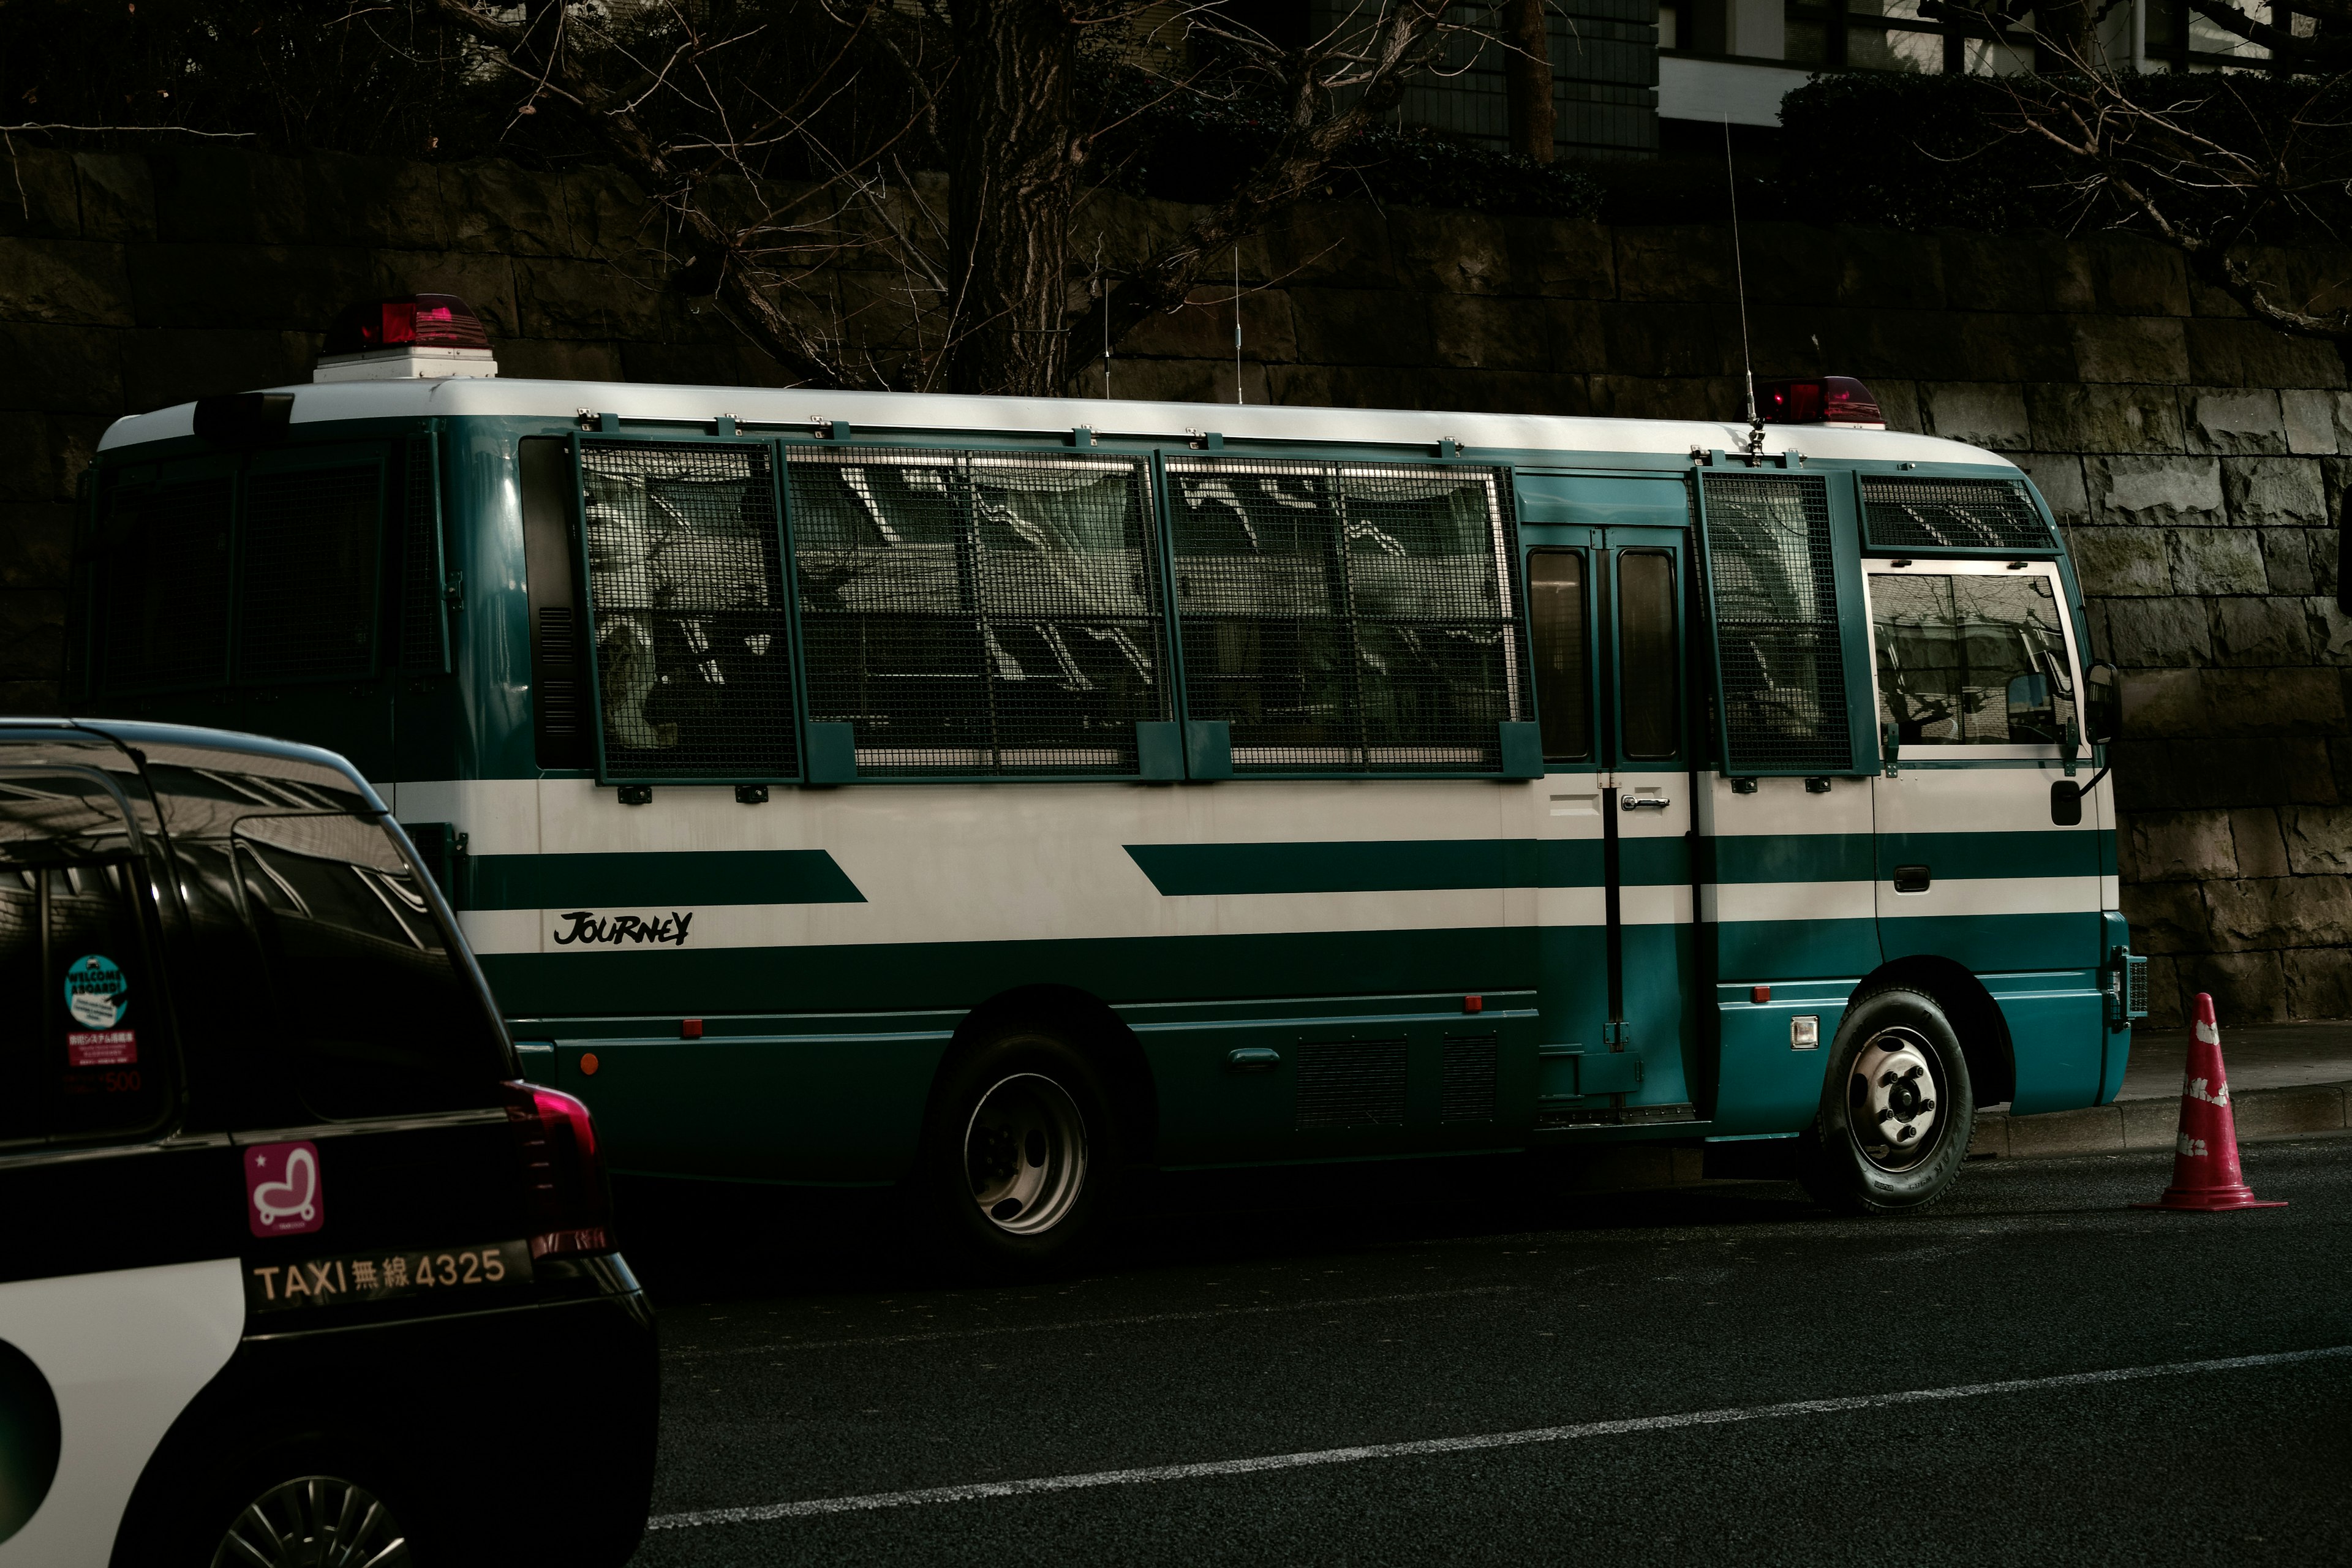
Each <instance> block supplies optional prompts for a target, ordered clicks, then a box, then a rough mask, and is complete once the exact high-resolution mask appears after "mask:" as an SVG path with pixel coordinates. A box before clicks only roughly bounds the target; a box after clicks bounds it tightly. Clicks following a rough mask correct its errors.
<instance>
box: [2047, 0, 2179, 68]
mask: <svg viewBox="0 0 2352 1568" xmlns="http://www.w3.org/2000/svg"><path fill="white" fill-rule="evenodd" d="M2033 20H2034V25H2035V26H2036V27H2037V28H2038V29H2039V30H2040V31H2041V34H2042V37H2044V38H2047V39H2048V40H2049V41H2050V42H2051V43H2053V44H2054V45H2056V46H2057V47H2058V50H2059V52H2060V54H2061V56H2062V57H2063V58H2058V59H2045V60H2042V61H2039V62H2037V63H2038V64H2039V65H2040V67H2041V68H2042V69H2043V70H2059V71H2071V70H2079V69H2081V68H2082V67H2083V65H2084V64H2088V65H2091V66H2094V67H2096V66H2097V65H2098V64H2100V61H2099V58H2098V56H2097V55H2096V53H2095V47H2096V44H2097V40H2096V38H2095V37H2094V33H2095V28H2094V26H2093V25H2092V18H2091V5H2090V0H2043V3H2042V5H2041V6H2040V7H2039V8H2038V9H2037V10H2036V11H2035V13H2034V17H2033ZM2180 25H2181V26H2187V24H2186V23H2185V22H2184V23H2182V24H2180Z"/></svg>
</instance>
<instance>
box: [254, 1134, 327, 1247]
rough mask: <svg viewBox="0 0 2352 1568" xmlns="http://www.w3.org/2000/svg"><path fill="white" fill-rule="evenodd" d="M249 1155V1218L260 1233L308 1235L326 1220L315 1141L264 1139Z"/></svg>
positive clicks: (257, 1232) (259, 1234)
mask: <svg viewBox="0 0 2352 1568" xmlns="http://www.w3.org/2000/svg"><path fill="white" fill-rule="evenodd" d="M242 1153H243V1155H244V1158H245V1197H246V1211H245V1220H246V1224H247V1225H248V1226H251V1227H252V1230H253V1234H254V1235H256V1236H304V1235H307V1234H309V1233H310V1232H311V1231H314V1230H316V1229H318V1228H319V1227H320V1226H322V1225H324V1224H326V1223H327V1202H326V1194H325V1193H324V1191H323V1190H322V1189H321V1187H320V1181H319V1146H318V1145H317V1144H315V1143H260V1144H256V1145H254V1146H252V1147H250V1148H247V1149H245V1150H243V1151H242Z"/></svg>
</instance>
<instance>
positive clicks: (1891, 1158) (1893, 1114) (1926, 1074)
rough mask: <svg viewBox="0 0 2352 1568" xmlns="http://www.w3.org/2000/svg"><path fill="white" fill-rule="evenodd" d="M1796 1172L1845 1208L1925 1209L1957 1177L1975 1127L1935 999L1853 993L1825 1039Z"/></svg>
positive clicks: (1963, 1067)
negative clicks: (1816, 1109) (1818, 1087)
mask: <svg viewBox="0 0 2352 1568" xmlns="http://www.w3.org/2000/svg"><path fill="white" fill-rule="evenodd" d="M1828 1068H1829V1070H1828V1074H1827V1078H1826V1080H1825V1081H1824V1082H1823V1083H1822V1108H1821V1112H1820V1114H1819V1115H1817V1116H1816V1117H1815V1118H1814V1119H1813V1124H1812V1126H1811V1127H1810V1128H1809V1129H1807V1130H1806V1131H1805V1132H1804V1134H1803V1135H1802V1136H1801V1138H1800V1139H1799V1140H1798V1175H1799V1179H1800V1180H1801V1181H1802V1182H1803V1183H1804V1186H1805V1190H1806V1191H1807V1192H1808V1193H1810V1194H1812V1196H1813V1199H1814V1201H1815V1202H1817V1203H1820V1204H1822V1205H1825V1206H1827V1207H1830V1208H1833V1209H1836V1210H1838V1211H1839V1212H1840V1213H1843V1214H1856V1215H1861V1214H1904V1213H1914V1212H1916V1211H1918V1210H1920V1209H1924V1208H1926V1207H1927V1206H1928V1205H1931V1204H1933V1203H1935V1202H1937V1200H1938V1199H1940V1198H1942V1197H1943V1196H1944V1194H1947V1193H1948V1192H1950V1191H1951V1189H1952V1184H1953V1183H1954V1182H1956V1181H1958V1179H1959V1173H1960V1163H1961V1162H1962V1161H1964V1160H1966V1159H1967V1158H1968V1153H1969V1139H1970V1138H1971V1137H1972V1136H1974V1134H1975V1131H1976V1094H1975V1090H1974V1089H1973V1087H1972V1086H1971V1085H1970V1083H1969V1064H1968V1058H1967V1057H1966V1055H1965V1054H1964V1053H1963V1052H1962V1051H1961V1049H1960V1039H1959V1036H1958V1033H1956V1032H1955V1031H1954V1030H1953V1028H1952V1024H1951V1020H1950V1019H1949V1018H1947V1017H1946V1016H1944V1009H1943V1008H1942V1007H1941V1006H1939V1005H1937V1002H1936V999H1935V998H1934V997H1932V996H1930V995H1928V994H1927V993H1926V992H1924V991H1916V990H1914V989H1912V988H1911V987H1909V986H1907V985H1895V986H1888V987H1885V988H1884V989H1881V990H1877V991H1872V992H1869V993H1867V994H1864V995H1862V996H1857V997H1856V998H1854V1000H1853V1003H1852V1004H1851V1005H1849V1006H1848V1007H1847V1008H1846V1012H1845V1017H1844V1019H1843V1021H1842V1022H1841V1023H1840V1024H1839V1026H1838V1032H1837V1038H1836V1039H1835V1040H1834V1041H1833V1042H1832V1045H1831V1047H1830V1058H1829V1063H1828Z"/></svg>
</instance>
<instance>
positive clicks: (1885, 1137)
mask: <svg viewBox="0 0 2352 1568" xmlns="http://www.w3.org/2000/svg"><path fill="white" fill-rule="evenodd" d="M1943 1093H1944V1089H1943V1085H1942V1083H1941V1082H1939V1081H1938V1079H1937V1070H1936V1054H1935V1052H1934V1051H1933V1050H1931V1049H1930V1048H1929V1047H1928V1046H1927V1042H1926V1041H1924V1040H1922V1039H1921V1038H1920V1037H1918V1036H1916V1035H1915V1034H1913V1033H1912V1032H1911V1031H1910V1030H1908V1029H1887V1030H1885V1031H1883V1032H1882V1033H1880V1034H1877V1035H1875V1036H1873V1037H1871V1039H1870V1040H1869V1042H1868V1043H1866V1044H1865V1045H1864V1047H1862V1050H1861V1051H1860V1053H1858V1054H1857V1055H1856V1056H1855V1057H1854V1058H1853V1079H1852V1081H1851V1083H1850V1084H1849V1086H1848V1089H1847V1103H1848V1105H1849V1107H1850V1108H1851V1110H1852V1118H1851V1119H1852V1122H1853V1141H1854V1142H1855V1143H1856V1144H1857V1145H1859V1146H1860V1148H1861V1150H1862V1152H1863V1155H1864V1158H1866V1159H1868V1160H1869V1161H1870V1163H1872V1164H1874V1165H1876V1166H1878V1167H1879V1168H1880V1169H1882V1170H1887V1171H1904V1170H1908V1169H1910V1168H1911V1167H1912V1166H1913V1165H1916V1164H1917V1163H1919V1162H1920V1161H1921V1160H1922V1159H1924V1158H1925V1157H1926V1156H1927V1149H1928V1146H1929V1145H1930V1144H1932V1143H1934V1142H1935V1138H1934V1136H1933V1134H1934V1132H1935V1131H1936V1123H1937V1121H1938V1120H1939V1119H1940V1117H1941V1114H1942V1112H1941V1108H1940V1103H1939V1102H1940V1101H1941V1100H1942V1099H1943Z"/></svg>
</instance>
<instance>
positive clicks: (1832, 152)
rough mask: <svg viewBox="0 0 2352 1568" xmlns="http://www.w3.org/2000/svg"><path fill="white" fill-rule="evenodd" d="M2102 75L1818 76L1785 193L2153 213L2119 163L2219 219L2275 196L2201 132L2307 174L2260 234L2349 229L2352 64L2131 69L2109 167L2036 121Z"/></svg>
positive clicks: (1797, 129) (1961, 209) (2016, 212)
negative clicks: (2224, 161)
mask: <svg viewBox="0 0 2352 1568" xmlns="http://www.w3.org/2000/svg"><path fill="white" fill-rule="evenodd" d="M2089 85H2090V84H2088V83H2085V82H2082V81H2073V80H2069V79H2063V78H2058V79H2050V80H2046V81H2045V80H2037V79H2031V78H2009V79H2002V78H1992V79H1987V78H1982V77H1942V76H1900V75H1894V74H1889V73H1880V72H1853V73H1851V74H1842V75H1829V76H1818V77H1815V78H1814V79H1812V80H1811V81H1810V82H1808V83H1807V84H1806V85H1805V86H1803V87H1801V88H1799V89H1797V90H1796V91H1794V92H1792V93H1790V95H1789V96H1788V97H1787V99H1785V100H1783V101H1782V103H1781V106H1780V122H1781V125H1782V127H1783V129H1784V136H1783V142H1782V146H1781V160H1780V167H1781V174H1780V186H1781V195H1782V197H1783V199H1784V200H1785V202H1786V205H1787V208H1788V210H1789V212H1790V214H1791V215H1792V216H1796V215H1801V216H1805V217H1808V218H1811V220H1813V221H1815V222H1821V223H1857V224H1882V225H1887V226H1893V227H1896V228H1910V229H1928V228H1939V227H1950V228H1965V229H1973V230H1978V231H1982V232H1989V233H2010V232H2018V231H2024V230H2037V229H2039V230H2055V231H2058V232H2061V233H2081V232H2085V231H2088V230H2093V229H2101V228H2117V227H2121V228H2136V229H2142V230H2145V229H2147V228H2148V227H2149V225H2148V222H2147V217H2146V216H2145V215H2144V214H2142V213H2141V212H2139V211H2138V210H2137V208H2136V207H2135V206H2134V205H2133V204H2132V203H2131V202H2130V201H2129V200H2128V199H2126V196H2125V195H2124V194H2123V192H2122V191H2121V190H2120V189H2119V188H2118V187H2117V186H2116V184H2115V183H2114V182H2113V180H2112V179H2111V178H2110V174H2114V175H2119V176H2120V177H2122V178H2123V179H2126V180H2128V181H2130V182H2131V183H2132V184H2135V185H2137V186H2138V187H2139V188H2140V189H2142V190H2144V191H2146V192H2147V193H2148V194H2149V195H2152V196H2154V197H2156V198H2158V200H2159V201H2160V203H2161V205H2163V207H2164V208H2165V210H2166V212H2167V215H2168V216H2169V217H2170V218H2171V219H2172V221H2173V222H2174V223H2176V224H2178V225H2180V226H2183V227H2187V228H2191V229H2195V230H2198V231H2201V232H2219V231H2220V230H2221V229H2223V228H2225V227H2227V226H2231V224H2232V223H2233V222H2234V221H2235V219H2236V218H2237V217H2238V216H2241V215H2242V214H2244V213H2247V212H2249V211H2251V210H2252V208H2253V205H2254V204H2256V203H2258V202H2262V201H2263V197H2264V191H2263V187H2262V186H2261V185H2260V184H2246V183H2244V182H2243V181H2242V180H2241V179H2235V178H2232V177H2231V176H2230V175H2229V174H2228V173H2227V172H2226V171H2225V170H2224V169H2223V168H2222V167H2221V164H2220V162H2219V161H2217V160H2216V159H2215V157H2214V155H2213V154H2212V153H2210V151H2209V150H2206V149H2203V148H2200V147H2199V146H2197V145H2196V144H2195V143H2194V142H2193V141H2191V140H2190V139H2189V138H2185V137H2181V136H2176V135H2174V134H2172V133H2170V132H2168V131H2167V130H2166V129H2165V128H2164V127H2163V126H2162V125H2161V124H2158V123H2157V122H2154V121H2148V120H2146V119H2144V118H2136V117H2135V116H2134V115H2133V114H2132V113H2131V112H2130V109H2131V108H2132V107H2136V108H2137V109H2138V110H2147V111H2151V112H2153V113H2157V114H2160V115H2162V116H2164V117H2165V119H2166V120H2168V121H2173V122H2174V123H2177V124H2178V125H2179V126H2180V127H2182V128H2183V129H2184V130H2186V131H2187V132H2189V136H2190V137H2194V138H2202V139H2205V140H2207V141H2210V142H2211V143H2213V144H2215V145H2217V146H2219V147H2221V148H2226V149H2231V150H2233V151H2235V152H2238V153H2243V154H2246V155H2248V156H2249V157H2250V158H2251V160H2252V162H2251V163H2249V164H2247V165H2246V167H2247V168H2251V169H2253V170H2257V171H2259V170H2261V169H2263V168H2264V167H2267V168H2268V169H2270V170H2271V171H2273V173H2274V174H2276V175H2277V177H2278V178H2280V179H2281V180H2283V181H2284V182H2285V183H2287V184H2292V185H2294V186H2295V187H2297V190H2296V194H2295V195H2294V196H2293V198H2292V199H2288V200H2284V201H2278V202H2274V203H2271V204H2269V205H2267V206H2266V207H2265V208H2264V210H2263V211H2262V213H2261V216H2258V217H2257V218H2256V219H2255V221H2254V225H2253V229H2252V233H2251V234H2249V235H2248V236H2247V237H2248V238H2250V239H2254V240H2259V241H2263V242H2265V243H2269V244H2274V245H2285V244H2300V243H2314V242H2326V241H2329V240H2339V241H2340V240H2341V239H2342V237H2344V236H2345V235H2346V234H2347V233H2352V203H2347V197H2346V194H2345V181H2346V179H2347V176H2352V78H2346V77H2329V78H2313V77H2269V76H2258V75H2253V74H2251V73H2231V74H2229V75H2227V76H2224V75H2221V74H2219V73H2200V74H2198V75H2195V76H2191V77H2187V78H2182V77H2177V76H2170V75H2163V74H2156V75H2149V76H2145V77H2136V78H2131V77H2127V78H2122V79H2117V80H2116V81H2114V82H2113V83H2111V84H2110V85H2111V86H2112V87H2113V89H2115V90H2116V91H2117V92H2119V93H2120V94H2121V95H2122V96H2123V98H2124V100H2126V110H2125V111H2124V112H2121V113H2116V114H2112V115H2111V116H2110V121H2109V122H2110V123H2111V124H2112V125H2116V126H2120V127H2123V128H2124V132H2123V133H2122V134H2119V135H2117V136H2116V137H2114V138H2112V139H2111V142H2110V147H2109V153H2110V156H2111V159H2112V162H2111V163H2109V165H2108V166H2107V167H2105V168H2103V167H2101V166H2100V165H2099V164H2097V163H2094V162H2092V161H2089V160H2085V159H2083V158H2079V157H2075V156H2073V155H2071V154H2069V153H2067V152H2065V151H2064V150H2063V149H2062V148H2059V147H2057V146H2055V145H2053V144H2052V143H2051V142H2050V141H2049V140H2048V139H2046V138H2044V137H2042V136H2040V135H2038V134H2035V133H2034V132H2032V130H2031V129H2030V128H2029V127H2028V125H2027V123H2026V121H2027V117H2028V116H2029V115H2038V116H2042V117H2044V118H2045V119H2047V121H2049V123H2051V124H2052V125H2053V126H2055V127H2057V128H2059V129H2061V130H2062V131H2067V132H2071V130H2072V123H2071V121H2068V120H2067V119H2066V117H2065V113H2064V110H2065V109H2066V108H2067V106H2068V104H2069V103H2070V102H2080V101H2082V98H2081V95H2082V94H2083V93H2084V90H2085V89H2087V88H2088V87H2089Z"/></svg>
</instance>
